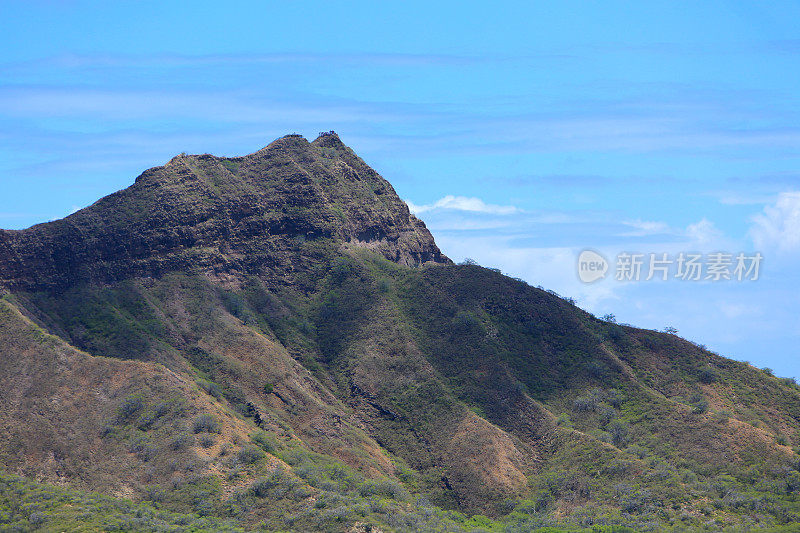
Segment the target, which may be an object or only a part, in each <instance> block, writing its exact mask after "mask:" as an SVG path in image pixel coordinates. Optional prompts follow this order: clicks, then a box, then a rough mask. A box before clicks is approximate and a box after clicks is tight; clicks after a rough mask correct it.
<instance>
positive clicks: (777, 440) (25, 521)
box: [0, 136, 800, 533]
mask: <svg viewBox="0 0 800 533" xmlns="http://www.w3.org/2000/svg"><path fill="white" fill-rule="evenodd" d="M70 224H75V226H72V225H64V224H60V223H56V224H54V225H45V226H44V228H40V229H36V230H35V231H33V232H28V233H25V235H26V236H27V237H26V238H28V239H29V241H30V242H34V241H36V242H41V243H47V242H51V243H52V242H63V243H65V244H64V245H65V246H67V245H69V246H78V245H77V244H75V242H77V241H80V239H78V237H75V234H74V228H75V227H80V228H81V232H82V233H81V235H84V234H85V235H91V236H92V239H94V240H93V241H92V248H91V249H90V248H85V249H84V248H81V249H70V250H66V251H65V250H60V249H59V250H60V251H59V253H60V254H62V255H63V256H64V257H72V256H74V258H75V260H74V261H72V262H70V261H66V260H63V261H62V263H63V264H61V265H55V264H50V263H48V261H50V260H51V259H52V257H53V256H54V254H53V253H46V251H47V250H49V248H47V247H46V246H45V244H41V246H42V247H40V248H36V249H35V250H33V249H32V250H33V251H31V250H27V249H26V250H27V252H28V253H27V255H25V254H22V255H24V256H25V257H34V258H41V261H44V263H43V265H38V264H37V265H33V266H31V265H28V266H30V268H29V269H28V270H24V269H21V270H19V271H20V272H22V271H25V272H32V274H30V279H28V278H26V279H24V280H21V281H19V285H17V286H15V287H14V290H13V291H12V293H10V294H4V296H3V297H2V299H0V342H1V343H2V346H3V350H4V352H3V353H4V357H2V358H0V375H2V377H3V383H4V386H3V389H2V391H0V400H2V401H3V405H4V409H3V410H0V429H2V430H3V431H2V432H0V465H2V468H3V469H4V470H6V471H14V472H20V473H23V474H24V475H25V476H27V478H25V479H23V478H17V477H13V476H1V477H0V502H2V508H0V529H3V530H6V529H7V530H12V531H13V530H21V531H26V530H36V529H39V530H43V531H57V530H61V529H65V530H68V529H71V528H73V527H77V526H76V524H78V523H79V522H81V523H82V524H85V526H84V527H85V529H86V530H90V531H91V530H114V529H117V530H152V531H170V530H197V531H202V530H213V531H217V530H238V529H237V528H240V529H241V530H260V531H331V532H343V531H359V532H360V531H369V529H368V527H369V528H373V527H377V528H380V530H382V531H386V532H389V531H403V532H405V531H448V532H450V531H453V532H458V531H490V532H492V531H496V532H500V531H503V532H517V531H519V532H522V531H525V532H528V531H551V532H556V531H575V532H577V531H592V532H600V533H602V532H605V533H612V532H627V531H676V532H677V531H693V530H724V529H725V528H728V530H730V531H737V530H750V531H756V530H757V528H766V529H765V530H769V531H781V530H784V531H789V530H791V528H792V527H795V526H796V524H797V522H798V521H800V455H798V453H797V452H798V451H800V387H798V385H797V383H795V382H794V380H791V379H786V378H778V377H775V376H773V375H772V373H771V372H768V371H767V370H766V369H765V370H760V369H756V368H754V367H752V366H750V365H748V364H745V363H739V362H736V361H732V360H729V359H725V358H723V357H720V356H718V355H717V354H714V353H711V352H709V351H707V350H706V349H705V348H703V347H702V346H698V345H695V344H692V343H690V342H687V341H685V340H683V339H681V338H680V337H678V336H677V334H676V333H677V332H676V331H674V329H672V328H668V329H667V330H666V331H665V332H656V331H649V330H641V329H637V328H634V327H631V326H628V325H625V324H620V323H617V321H616V319H615V317H614V316H612V315H608V316H605V317H603V318H602V319H598V318H597V317H594V316H592V315H591V314H589V313H586V312H584V311H582V310H580V309H579V308H577V307H576V306H575V305H574V301H571V300H569V299H562V298H561V297H559V296H558V295H557V294H555V293H553V292H551V291H546V290H543V289H541V288H535V287H531V286H529V285H527V284H526V283H524V282H522V281H520V280H516V279H511V278H508V277H506V276H503V275H502V274H501V273H500V272H499V271H496V270H493V269H487V268H482V267H480V266H479V265H477V264H475V262H474V261H465V262H464V263H463V264H461V265H454V264H451V263H449V262H448V261H446V260H445V259H443V258H442V257H441V256H439V255H437V254H438V249H436V248H435V245H434V244H433V242H432V239H430V235H429V234H427V232H426V231H423V230H424V228H422V227H421V226H418V225H415V223H414V222H413V220H412V219H410V218H409V217H408V212H407V209H406V208H405V206H403V205H402V202H401V201H400V200H399V198H397V197H396V195H394V193H393V192H392V191H391V187H390V186H389V184H387V183H386V182H384V181H383V180H382V179H381V178H380V177H379V176H378V175H377V174H376V173H374V171H372V170H371V169H369V168H368V167H366V165H365V164H364V163H363V161H361V160H359V159H358V158H357V157H356V156H355V155H354V154H353V153H352V152H351V151H349V149H347V148H346V147H344V146H343V145H341V143H340V142H339V141H338V139H336V138H334V137H333V136H327V137H323V138H321V140H319V141H317V142H315V143H308V142H307V141H305V140H304V139H302V138H300V137H289V138H285V139H281V140H280V141H279V142H277V143H276V144H275V146H273V147H271V148H268V149H266V150H265V151H263V152H260V153H259V154H254V155H253V156H247V157H245V158H236V159H227V160H226V159H219V158H214V157H212V156H181V157H179V158H176V159H175V160H173V161H171V162H170V164H168V165H167V166H165V167H163V168H159V169H154V170H152V171H148V172H146V173H145V174H143V175H142V177H140V179H139V180H138V181H137V184H136V185H135V186H134V187H132V188H131V189H129V190H126V191H122V192H120V193H117V194H116V195H113V196H112V197H109V198H108V199H105V200H101V202H99V203H98V204H96V205H95V206H93V207H92V208H90V209H88V210H83V211H81V212H80V213H78V214H76V216H74V217H71V219H70ZM48 228H50V229H48ZM48 232H49V233H48ZM14 235H17V234H14ZM45 237H46V238H45ZM9 238H12V237H9ZM13 238H14V239H16V238H17V237H13ZM36 238H40V239H39V240H38V241H37V239H36ZM48 239H49V240H48ZM76 239H77V240H76ZM15 242H16V241H15ZM20 242H21V241H20ZM26 242H28V241H26ZM81 242H83V241H81ZM17 244H18V245H19V246H20V247H23V244H24V243H23V244H19V243H17ZM95 248H97V249H99V250H100V252H98V254H99V255H92V254H94V251H93V250H95ZM37 250H38V251H37ZM156 251H157V253H156ZM70 254H73V255H72V256H71V255H70ZM85 258H90V259H85ZM84 259H85V260H84ZM426 259H433V260H434V261H437V263H436V264H425V265H420V263H422V262H423V261H424V260H426ZM0 260H5V259H2V258H0ZM404 264H411V265H416V266H414V267H408V266H403V265H404ZM56 266H58V268H56ZM61 267H63V268H61ZM9 271H12V270H9ZM14 271H15V272H16V270H14ZM33 478H41V479H50V480H56V479H57V480H59V481H62V480H63V481H65V482H66V483H68V484H69V486H68V487H67V488H60V489H54V488H52V487H49V486H47V485H40V484H36V483H34V482H32V481H30V479H33ZM79 489H94V490H97V491H102V492H104V493H109V494H125V495H127V496H129V497H130V498H131V501H129V500H125V499H114V498H111V497H108V496H97V495H94V494H92V493H89V492H81V491H80V490H79ZM133 501H136V502H139V503H133ZM175 513H177V514H175Z"/></svg>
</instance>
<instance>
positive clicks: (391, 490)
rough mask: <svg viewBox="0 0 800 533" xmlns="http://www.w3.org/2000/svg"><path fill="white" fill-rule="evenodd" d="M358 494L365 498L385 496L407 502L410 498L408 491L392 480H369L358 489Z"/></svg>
mask: <svg viewBox="0 0 800 533" xmlns="http://www.w3.org/2000/svg"><path fill="white" fill-rule="evenodd" d="M358 492H359V494H361V496H364V497H369V496H383V497H386V498H391V499H393V500H400V501H403V500H407V499H408V497H409V494H408V492H407V491H406V489H404V488H403V486H402V485H400V484H399V483H398V482H396V481H393V480H391V479H382V480H369V481H367V482H366V483H364V484H363V485H361V486H360V487H359V488H358Z"/></svg>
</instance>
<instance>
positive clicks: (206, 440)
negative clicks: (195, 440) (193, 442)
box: [200, 434, 217, 448]
mask: <svg viewBox="0 0 800 533" xmlns="http://www.w3.org/2000/svg"><path fill="white" fill-rule="evenodd" d="M215 442H217V440H216V439H215V438H214V436H213V435H210V434H205V435H203V436H202V437H200V446H202V447H203V448H211V447H212V446H213V445H214V443H215Z"/></svg>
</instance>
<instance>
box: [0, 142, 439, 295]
mask: <svg viewBox="0 0 800 533" xmlns="http://www.w3.org/2000/svg"><path fill="white" fill-rule="evenodd" d="M332 242H337V243H348V244H350V245H353V246H361V247H367V248H370V249H373V250H375V251H377V252H379V253H381V254H382V255H384V256H385V257H387V258H389V259H391V260H393V261H396V262H398V263H401V264H406V265H419V264H422V263H423V262H426V261H434V262H447V258H446V257H444V256H443V255H442V254H441V252H440V251H439V249H438V248H437V247H436V244H435V243H434V242H433V238H432V237H431V235H430V232H428V230H427V229H426V228H425V225H424V224H423V223H422V222H421V221H419V220H417V219H416V218H415V217H414V216H413V215H411V214H410V213H409V211H408V207H407V206H406V205H405V204H404V203H403V202H402V201H401V200H400V199H399V198H398V197H397V195H396V194H395V192H394V189H392V186H391V185H390V184H389V183H388V182H387V181H386V180H384V179H383V178H381V177H380V176H379V175H378V174H377V173H376V172H375V171H374V170H372V169H371V168H369V167H368V166H367V165H366V164H364V162H363V161H361V159H359V158H358V157H357V156H356V155H355V154H354V153H353V152H352V151H351V150H350V149H349V148H347V147H346V146H344V144H342V142H341V141H340V140H339V138H338V137H337V136H336V135H326V136H323V137H320V138H319V139H317V140H316V141H314V143H309V142H308V141H306V140H305V139H304V138H303V137H300V136H297V135H289V136H286V137H283V138H281V139H278V140H277V141H275V142H273V143H272V144H270V145H269V146H267V147H266V148H264V149H263V150H260V151H258V152H256V153H254V154H251V155H249V156H246V157H241V158H233V159H225V158H218V157H214V156H210V155H200V156H187V155H179V156H177V157H175V158H173V159H172V160H170V161H169V163H167V164H166V165H165V166H163V167H156V168H152V169H150V170H147V171H145V172H144V173H143V174H142V175H141V176H139V177H138V178H136V182H135V183H134V184H133V185H132V186H131V187H129V188H127V189H125V190H123V191H120V192H117V193H115V194H112V195H110V196H108V197H106V198H103V199H102V200H100V201H98V202H97V203H95V204H94V205H92V206H90V207H88V208H86V209H83V210H81V211H78V212H77V213H75V214H73V215H70V216H69V217H67V218H65V219H63V220H58V221H55V222H50V223H46V224H40V225H37V226H34V227H32V228H29V229H27V230H22V231H5V230H3V231H0V285H5V286H6V287H8V288H11V289H26V290H31V289H48V288H62V289H63V288H65V287H69V286H71V285H74V284H76V283H79V282H92V281H93V282H101V283H105V282H112V281H117V280H122V279H127V278H129V277H134V276H137V277H158V276H161V275H163V274H164V273H167V272H174V271H181V272H186V273H203V274H206V275H208V276H210V277H212V278H216V279H220V280H224V279H226V277H227V276H231V277H236V276H237V275H241V274H256V275H263V276H265V277H267V278H269V279H270V280H273V281H274V282H276V283H278V282H285V283H292V282H301V281H302V278H301V277H300V276H299V273H298V272H296V270H297V269H302V268H307V267H308V266H309V265H313V264H314V263H315V262H316V261H318V260H320V259H321V258H323V257H324V254H325V252H326V251H328V250H326V245H329V244H330V243H332Z"/></svg>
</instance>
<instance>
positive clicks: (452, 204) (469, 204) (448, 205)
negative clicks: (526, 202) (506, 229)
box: [406, 194, 521, 215]
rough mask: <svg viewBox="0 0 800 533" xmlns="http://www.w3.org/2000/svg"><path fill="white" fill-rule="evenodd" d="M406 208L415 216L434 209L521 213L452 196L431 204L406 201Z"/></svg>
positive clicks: (516, 209) (476, 199)
mask: <svg viewBox="0 0 800 533" xmlns="http://www.w3.org/2000/svg"><path fill="white" fill-rule="evenodd" d="M406 203H407V204H408V208H409V209H410V210H411V212H412V213H414V214H415V215H417V214H420V213H424V212H426V211H432V210H434V209H454V210H457V211H469V212H472V213H487V214H490V215H513V214H515V213H519V212H521V210H520V209H518V208H517V207H514V206H513V205H495V204H487V203H485V202H484V201H483V200H481V199H480V198H475V197H468V196H453V195H452V194H448V195H447V196H445V197H444V198H440V199H439V200H437V201H436V202H435V203H433V204H427V205H417V204H415V203H413V202H410V201H408V200H406Z"/></svg>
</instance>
